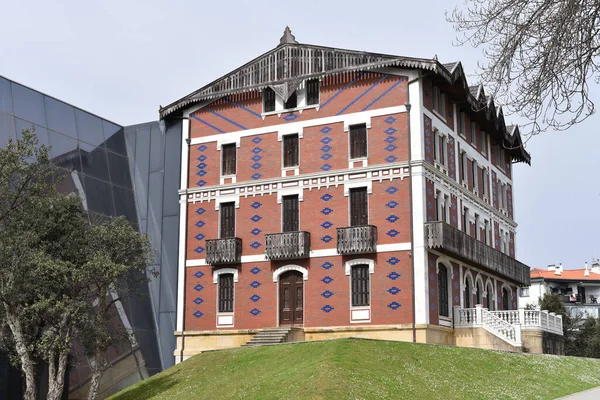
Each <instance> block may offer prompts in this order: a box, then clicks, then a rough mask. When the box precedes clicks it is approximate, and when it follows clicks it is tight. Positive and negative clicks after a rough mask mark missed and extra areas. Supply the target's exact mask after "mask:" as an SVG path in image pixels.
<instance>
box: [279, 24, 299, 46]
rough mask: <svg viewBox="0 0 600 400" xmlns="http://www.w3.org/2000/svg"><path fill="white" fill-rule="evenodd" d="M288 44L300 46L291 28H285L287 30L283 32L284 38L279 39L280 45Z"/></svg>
mask: <svg viewBox="0 0 600 400" xmlns="http://www.w3.org/2000/svg"><path fill="white" fill-rule="evenodd" d="M287 43H294V44H298V42H297V41H296V37H295V36H294V35H292V30H291V29H290V27H289V26H286V27H285V29H284V30H283V36H282V37H281V39H279V44H280V45H282V44H287Z"/></svg>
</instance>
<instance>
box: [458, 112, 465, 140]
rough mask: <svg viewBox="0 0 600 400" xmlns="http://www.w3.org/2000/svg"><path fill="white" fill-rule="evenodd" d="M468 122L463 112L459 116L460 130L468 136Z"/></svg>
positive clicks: (463, 134)
mask: <svg viewBox="0 0 600 400" xmlns="http://www.w3.org/2000/svg"><path fill="white" fill-rule="evenodd" d="M466 125H467V122H466V116H465V113H464V112H461V113H460V115H459V118H458V132H459V133H460V134H461V135H462V136H464V137H467V127H466Z"/></svg>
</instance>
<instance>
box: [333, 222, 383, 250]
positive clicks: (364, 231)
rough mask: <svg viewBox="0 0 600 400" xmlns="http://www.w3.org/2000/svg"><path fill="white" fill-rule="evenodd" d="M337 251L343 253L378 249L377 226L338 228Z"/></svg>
mask: <svg viewBox="0 0 600 400" xmlns="http://www.w3.org/2000/svg"><path fill="white" fill-rule="evenodd" d="M337 251H338V253H339V254H341V255H349V254H368V253H375V252H376V251H377V227H376V226H373V225H364V226H348V227H345V228H337Z"/></svg>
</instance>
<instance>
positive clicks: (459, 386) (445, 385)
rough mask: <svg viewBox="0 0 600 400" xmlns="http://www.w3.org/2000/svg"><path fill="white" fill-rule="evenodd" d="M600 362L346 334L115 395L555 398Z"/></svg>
mask: <svg viewBox="0 0 600 400" xmlns="http://www.w3.org/2000/svg"><path fill="white" fill-rule="evenodd" d="M599 371H600V360H596V359H584V358H574V357H557V356H546V355H531V354H517V353H505V352H496V351H489V350H477V349H466V348H459V347H451V346H434V345H422V344H412V343H402V342H383V341H374V340H360V339H341V340H331V341H325V342H312V343H311V342H308V343H297V344H288V345H279V346H264V347H253V348H252V347H251V348H238V349H231V350H223V351H215V352H209V353H204V354H200V355H197V356H194V357H192V358H191V359H189V360H187V361H185V362H183V363H181V364H178V365H176V366H174V367H172V368H170V369H168V370H166V371H164V372H162V373H161V374H158V375H156V376H154V377H152V378H150V379H148V380H146V381H144V382H140V383H139V384H137V385H135V386H132V387H130V388H128V389H126V390H124V391H122V392H121V393H118V394H116V395H115V396H113V397H111V399H118V400H128V399H132V400H133V399H176V400H185V399H194V400H195V399H225V398H233V399H238V398H239V399H362V398H364V399H392V398H394V399H395V398H409V399H418V400H427V399H445V400H448V399H555V398H557V397H560V396H564V395H567V394H570V393H574V392H578V391H581V390H585V389H589V388H592V387H595V386H600V373H599Z"/></svg>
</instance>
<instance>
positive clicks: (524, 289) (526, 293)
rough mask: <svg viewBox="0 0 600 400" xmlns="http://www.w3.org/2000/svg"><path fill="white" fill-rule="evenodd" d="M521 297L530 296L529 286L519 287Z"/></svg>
mask: <svg viewBox="0 0 600 400" xmlns="http://www.w3.org/2000/svg"><path fill="white" fill-rule="evenodd" d="M519 297H529V288H528V287H522V288H519Z"/></svg>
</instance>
